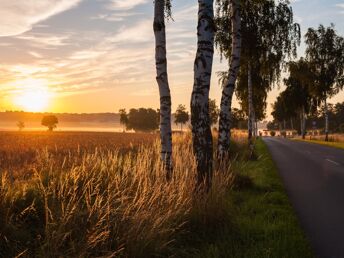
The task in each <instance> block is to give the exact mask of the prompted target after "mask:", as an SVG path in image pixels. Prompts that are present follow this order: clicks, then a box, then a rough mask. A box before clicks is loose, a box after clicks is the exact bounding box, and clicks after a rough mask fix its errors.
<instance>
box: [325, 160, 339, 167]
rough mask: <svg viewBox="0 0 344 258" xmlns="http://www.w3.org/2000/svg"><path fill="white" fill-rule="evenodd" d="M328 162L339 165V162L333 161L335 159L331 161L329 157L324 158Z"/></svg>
mask: <svg viewBox="0 0 344 258" xmlns="http://www.w3.org/2000/svg"><path fill="white" fill-rule="evenodd" d="M326 160H327V161H328V162H331V163H333V164H335V165H337V166H339V165H340V164H339V163H338V162H335V161H333V160H330V159H326Z"/></svg>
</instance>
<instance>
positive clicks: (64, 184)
mask: <svg viewBox="0 0 344 258" xmlns="http://www.w3.org/2000/svg"><path fill="white" fill-rule="evenodd" d="M157 138H158V135H156V134H122V133H62V132H57V133H47V132H44V133H43V132H23V133H19V132H17V133H14V132H11V133H0V155H1V156H0V157H1V163H0V175H1V182H0V257H311V252H310V249H309V245H308V242H307V240H306V239H305V238H304V236H303V233H302V231H301V229H300V228H299V225H298V222H297V220H296V217H295V215H294V213H293V211H292V208H291V206H290V203H289V201H288V198H287V196H286V194H285V192H284V189H283V187H282V185H281V183H280V179H279V177H278V175H277V172H276V169H275V167H274V165H273V162H272V161H271V159H270V157H269V154H268V152H267V149H266V147H265V145H264V143H263V142H262V141H261V140H258V141H257V150H256V151H257V157H258V160H257V161H247V153H246V149H247V147H246V146H247V143H246V141H245V139H244V137H243V134H234V138H235V142H234V143H233V145H232V153H233V158H232V161H231V163H230V164H229V163H221V164H218V163H216V164H215V166H214V179H213V185H212V188H211V190H210V191H209V192H203V191H196V190H195V189H196V186H195V181H196V180H195V173H196V172H195V170H196V169H195V168H196V166H195V161H194V157H193V154H192V148H191V136H190V135H189V134H182V135H180V134H178V135H174V137H173V142H174V149H173V165H174V170H173V172H174V173H173V178H172V180H171V181H167V180H166V175H165V173H164V169H163V166H162V164H161V163H160V158H159V151H158V150H159V143H158V141H157ZM291 246H293V247H294V248H290V247H291ZM252 255H254V256H252ZM281 255H283V256H281Z"/></svg>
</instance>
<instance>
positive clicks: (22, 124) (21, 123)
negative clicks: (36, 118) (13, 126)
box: [17, 121, 25, 131]
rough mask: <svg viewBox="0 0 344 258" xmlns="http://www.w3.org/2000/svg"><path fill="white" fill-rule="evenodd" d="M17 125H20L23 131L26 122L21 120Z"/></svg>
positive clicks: (20, 129) (19, 127)
mask: <svg viewBox="0 0 344 258" xmlns="http://www.w3.org/2000/svg"><path fill="white" fill-rule="evenodd" d="M17 127H18V129H19V131H22V130H23V129H24V128H25V123H24V122H23V121H19V122H18V123H17Z"/></svg>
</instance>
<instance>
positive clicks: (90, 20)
mask: <svg viewBox="0 0 344 258" xmlns="http://www.w3.org/2000/svg"><path fill="white" fill-rule="evenodd" d="M172 4H173V18H174V21H170V22H168V23H167V51H168V73H169V79H170V88H171V93H172V102H173V110H175V109H176V107H177V106H178V105H179V104H184V105H186V106H187V107H188V106H189V103H190V97H191V91H192V85H193V62H194V58H195V52H196V40H197V38H196V27H197V1H196V0H173V1H172ZM292 7H293V10H294V15H295V21H296V22H298V23H300V24H301V29H302V34H303V35H304V34H305V32H306V30H307V28H308V27H318V25H319V24H324V25H325V26H328V25H330V23H334V24H335V25H336V30H337V32H338V33H339V34H340V35H343V36H344V1H343V0H294V1H292ZM152 21H153V0H45V1H42V0H30V1H27V0H16V1H13V0H0V111H4V110H24V111H46V112H73V113H95V112H117V111H118V110H119V109H120V108H127V109H129V108H138V107H153V108H157V107H158V106H159V95H158V87H157V83H156V81H155V62H154V34H153V28H152ZM304 50H305V46H304V44H302V45H301V46H300V48H299V51H298V52H299V56H302V55H304ZM226 69H227V65H226V62H221V60H220V57H219V53H218V52H216V53H215V57H214V67H213V76H212V85H211V92H210V95H211V98H215V99H216V100H217V103H219V100H220V96H221V87H220V85H219V83H218V78H217V75H216V73H217V72H219V71H224V70H226ZM282 89H283V85H282V84H280V85H276V87H275V89H274V90H273V91H272V92H271V93H270V94H269V97H268V102H269V105H268V112H267V113H268V115H269V114H270V113H271V103H272V102H274V100H275V99H276V96H277V94H278V92H279V91H281V90H282ZM339 101H344V93H343V92H342V93H340V94H339V95H337V96H336V97H335V98H333V99H332V100H331V102H334V103H335V102H339ZM234 106H236V107H238V103H237V101H235V104H234Z"/></svg>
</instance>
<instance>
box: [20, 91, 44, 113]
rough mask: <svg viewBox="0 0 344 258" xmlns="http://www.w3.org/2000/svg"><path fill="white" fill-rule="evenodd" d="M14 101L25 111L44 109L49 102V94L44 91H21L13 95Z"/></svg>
mask: <svg viewBox="0 0 344 258" xmlns="http://www.w3.org/2000/svg"><path fill="white" fill-rule="evenodd" d="M14 103H15V104H16V105H17V106H18V107H21V108H23V109H24V110H25V111H29V112H39V111H44V109H46V108H47V107H48V104H49V94H48V93H47V92H44V91H30V92H23V93H21V94H20V95H19V96H17V97H15V99H14Z"/></svg>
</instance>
